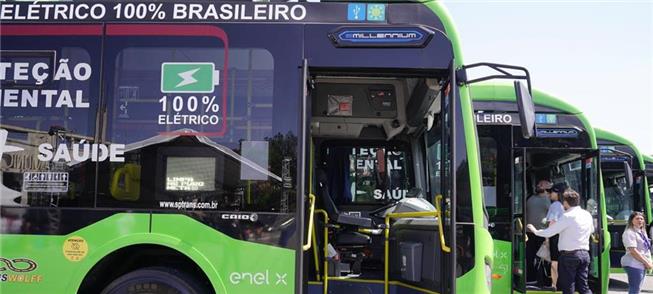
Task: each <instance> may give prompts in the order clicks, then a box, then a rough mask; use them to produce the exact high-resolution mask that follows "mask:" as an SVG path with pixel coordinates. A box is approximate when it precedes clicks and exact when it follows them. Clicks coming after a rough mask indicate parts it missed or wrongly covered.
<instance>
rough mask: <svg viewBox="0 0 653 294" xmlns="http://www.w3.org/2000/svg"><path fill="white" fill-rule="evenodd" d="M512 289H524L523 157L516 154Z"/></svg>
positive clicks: (514, 163)
mask: <svg viewBox="0 0 653 294" xmlns="http://www.w3.org/2000/svg"><path fill="white" fill-rule="evenodd" d="M512 190H513V193H514V194H513V216H512V223H513V242H512V243H513V246H512V249H513V254H512V256H513V271H512V272H513V279H512V280H513V289H515V290H518V291H522V292H524V291H525V287H526V285H525V277H526V275H525V270H524V261H525V258H526V256H525V247H526V244H525V243H524V242H525V235H524V230H525V227H524V226H525V225H526V224H524V218H523V198H524V157H523V156H522V155H518V154H517V155H516V156H515V157H514V162H513V189H512Z"/></svg>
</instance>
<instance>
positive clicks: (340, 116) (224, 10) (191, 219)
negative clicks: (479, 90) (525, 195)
mask: <svg viewBox="0 0 653 294" xmlns="http://www.w3.org/2000/svg"><path fill="white" fill-rule="evenodd" d="M0 21H1V22H2V26H0V50H1V51H0V56H1V60H0V81H1V83H2V89H1V93H0V94H1V97H0V103H1V113H0V152H1V155H2V166H1V179H2V192H1V193H2V194H0V199H1V202H0V203H1V207H0V212H1V215H2V216H1V226H0V229H1V231H0V248H1V252H0V281H1V282H0V292H2V293H171V292H172V293H212V292H215V293H343V292H345V291H349V292H351V291H353V292H361V291H366V292H367V293H390V292H392V293H414V292H424V293H455V292H458V293H489V292H490V287H491V286H490V285H491V279H490V272H491V266H492V265H493V255H494V251H493V246H492V237H491V235H490V233H489V231H488V228H487V218H486V214H485V213H484V211H485V209H484V207H483V196H482V195H483V193H482V185H481V173H480V162H479V155H478V154H479V151H478V149H477V146H478V145H477V143H478V141H477V135H476V127H475V122H474V117H473V111H472V104H471V100H470V97H469V90H468V87H469V86H468V84H470V83H473V82H476V81H479V80H484V79H492V78H506V79H513V80H525V81H526V84H527V86H524V85H522V84H521V83H520V82H519V81H516V82H515V90H516V95H518V96H519V97H520V98H521V99H523V101H530V94H529V90H530V78H529V76H528V72H527V71H526V70H525V69H523V68H518V67H511V66H501V65H497V64H487V63H483V64H474V65H469V66H464V65H463V63H462V62H463V61H462V57H461V48H460V45H459V42H458V36H457V34H456V31H455V28H454V26H453V23H452V21H451V19H450V17H449V15H448V13H447V12H446V10H445V9H444V7H443V6H442V5H441V3H438V2H436V1H415V2H408V1H406V2H394V1H389V2H383V1H378V2H376V3H364V2H351V3H347V2H322V3H312V2H306V3H304V2H301V3H300V2H294V3H285V2H284V3H261V2H222V1H210V2H209V1H195V2H188V1H176V2H175V1H107V2H101V1H90V2H81V1H74V2H68V1H65V2H64V1H61V2H6V1H3V2H1V3H0ZM478 67H490V68H492V69H494V70H496V71H498V73H497V74H494V75H491V76H486V77H480V78H475V79H472V78H469V77H468V75H467V72H468V70H469V71H471V70H473V69H475V68H478ZM507 70H512V71H513V72H515V71H516V72H517V74H510V73H509V72H508V71H507ZM531 103H532V102H531ZM523 113H524V116H525V117H532V116H533V115H532V114H530V116H529V114H528V112H526V111H524V112H523Z"/></svg>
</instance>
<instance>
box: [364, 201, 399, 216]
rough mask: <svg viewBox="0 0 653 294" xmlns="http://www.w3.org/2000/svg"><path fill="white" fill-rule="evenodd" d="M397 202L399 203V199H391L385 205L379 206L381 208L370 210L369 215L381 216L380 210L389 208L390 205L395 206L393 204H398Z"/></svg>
mask: <svg viewBox="0 0 653 294" xmlns="http://www.w3.org/2000/svg"><path fill="white" fill-rule="evenodd" d="M397 203H399V201H398V200H391V201H390V202H388V203H386V204H385V205H383V206H381V207H379V208H377V209H375V210H372V211H370V212H369V215H371V216H376V217H380V216H378V214H379V212H382V211H384V210H386V209H388V208H390V207H393V206H395V205H397Z"/></svg>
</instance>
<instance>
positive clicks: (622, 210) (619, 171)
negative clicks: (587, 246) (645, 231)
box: [594, 129, 651, 272]
mask: <svg viewBox="0 0 653 294" xmlns="http://www.w3.org/2000/svg"><path fill="white" fill-rule="evenodd" d="M594 130H595V132H596V139H597V141H598V144H599V148H600V150H601V175H602V177H603V189H604V191H605V207H606V214H607V224H608V230H609V234H610V236H611V240H612V241H611V247H610V271H611V272H623V268H622V267H621V261H620V260H621V257H622V256H623V255H624V253H625V251H624V250H625V249H624V246H623V243H622V242H621V234H622V233H623V231H624V229H625V226H626V223H627V222H628V217H629V216H630V214H631V213H632V212H633V211H642V212H644V215H645V216H646V220H647V223H650V222H651V202H650V196H649V195H650V194H649V188H648V185H647V184H646V166H645V163H644V157H643V156H642V155H641V153H640V152H639V150H638V149H637V147H635V145H634V144H633V143H632V142H630V141H629V140H627V139H625V138H623V137H621V136H619V135H617V134H614V133H611V132H608V131H605V130H601V129H594Z"/></svg>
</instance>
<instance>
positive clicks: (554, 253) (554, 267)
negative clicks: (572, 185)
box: [546, 183, 569, 290]
mask: <svg viewBox="0 0 653 294" xmlns="http://www.w3.org/2000/svg"><path fill="white" fill-rule="evenodd" d="M567 188H569V186H567V184H566V183H557V184H555V185H553V187H551V194H550V197H551V206H549V211H548V212H547V213H546V220H547V222H548V224H549V227H550V226H552V225H553V224H554V223H555V222H557V221H558V219H560V218H561V217H562V215H563V214H564V213H565V209H564V207H563V206H562V202H561V201H560V196H562V193H563V192H564V191H565V190H567ZM549 250H550V251H551V288H553V289H552V290H555V289H556V284H557V282H558V257H559V256H560V252H559V251H558V235H555V236H553V237H551V238H549Z"/></svg>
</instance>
